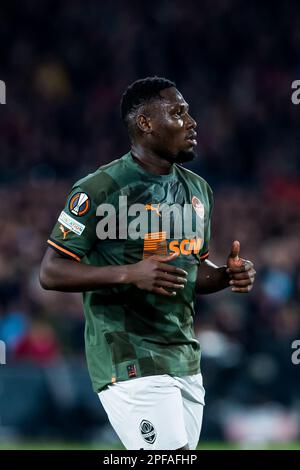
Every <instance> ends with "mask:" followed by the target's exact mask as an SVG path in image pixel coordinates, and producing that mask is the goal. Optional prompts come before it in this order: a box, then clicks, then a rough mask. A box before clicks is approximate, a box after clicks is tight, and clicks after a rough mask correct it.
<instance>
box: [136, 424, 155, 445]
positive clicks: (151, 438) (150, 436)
mask: <svg viewBox="0 0 300 470" xmlns="http://www.w3.org/2000/svg"><path fill="white" fill-rule="evenodd" d="M140 431H141V435H142V438H143V439H144V441H146V442H148V444H153V443H154V442H155V439H156V431H155V427H154V426H153V424H152V423H150V421H147V420H146V419H143V421H142V422H141V424H140Z"/></svg>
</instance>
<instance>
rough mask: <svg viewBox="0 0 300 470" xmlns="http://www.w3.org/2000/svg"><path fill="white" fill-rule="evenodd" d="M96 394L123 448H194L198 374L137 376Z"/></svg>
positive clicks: (199, 406) (200, 400)
mask: <svg viewBox="0 0 300 470" xmlns="http://www.w3.org/2000/svg"><path fill="white" fill-rule="evenodd" d="M98 395H99V398H100V401H101V403H102V405H103V407H104V409H105V411H106V413H107V415H108V418H109V421H110V423H111V425H112V426H113V428H114V429H115V431H116V433H117V434H118V436H119V438H120V439H121V441H122V443H123V444H124V446H125V447H126V449H129V450H136V449H145V450H176V449H180V448H181V447H184V446H185V445H188V446H189V448H190V449H191V450H194V449H195V448H196V446H197V444H198V441H199V436H200V431H201V426H202V415H203V405H204V395H205V391H204V388H203V383H202V375H201V374H196V375H189V376H185V377H171V376H170V375H151V376H149V377H140V378H137V379H132V380H126V381H124V382H117V383H115V384H113V385H109V386H108V388H106V389H105V390H103V391H102V392H100V393H99V394H98Z"/></svg>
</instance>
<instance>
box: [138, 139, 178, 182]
mask: <svg viewBox="0 0 300 470" xmlns="http://www.w3.org/2000/svg"><path fill="white" fill-rule="evenodd" d="M131 155H132V158H133V159H134V160H135V161H136V162H137V163H138V164H139V165H141V167H142V168H143V169H144V170H145V171H148V172H149V173H154V174H155V175H168V174H169V173H170V172H171V171H172V163H170V162H168V161H167V160H165V159H163V158H161V157H159V156H158V155H157V154H156V153H155V152H153V151H151V150H149V149H145V148H144V147H141V146H139V145H135V144H132V147H131Z"/></svg>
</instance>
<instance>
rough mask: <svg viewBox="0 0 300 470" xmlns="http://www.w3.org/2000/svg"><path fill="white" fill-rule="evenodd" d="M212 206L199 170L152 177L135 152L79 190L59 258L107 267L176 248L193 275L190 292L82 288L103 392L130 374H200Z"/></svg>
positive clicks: (61, 231) (60, 229) (94, 369)
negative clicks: (199, 325)
mask: <svg viewBox="0 0 300 470" xmlns="http://www.w3.org/2000/svg"><path fill="white" fill-rule="evenodd" d="M120 201H121V204H120ZM124 201H125V202H126V204H127V206H125V205H124ZM141 208H142V209H141ZM211 208H212V191H211V189H210V187H209V185H208V184H207V183H206V182H205V181H204V180H203V179H202V178H200V177H199V176H198V175H196V174H194V173H193V172H191V171H189V170H186V169H184V168H182V167H181V166H179V165H173V168H172V171H171V173H170V174H168V175H154V174H151V173H148V172H145V171H144V170H143V169H142V167H141V166H140V165H139V164H137V163H136V162H135V161H134V160H133V159H132V156H131V153H128V154H126V155H124V156H123V157H122V158H120V159H119V160H115V161H113V162H111V163H110V164H108V165H105V166H102V167H100V168H99V169H98V170H97V171H96V172H95V173H92V174H90V175H88V176H87V177H85V178H83V179H82V180H80V181H78V182H77V183H76V184H75V185H74V186H73V188H72V191H71V192H70V194H69V196H68V198H67V202H66V205H65V207H64V209H63V211H62V213H61V214H60V216H59V219H58V222H57V223H56V225H55V227H54V229H53V232H52V234H51V237H50V238H49V240H48V243H49V244H50V246H52V247H53V248H54V249H56V250H57V251H58V252H59V253H60V254H62V255H64V256H67V257H70V258H72V259H74V260H76V261H79V262H82V263H86V264H91V265H96V266H108V265H123V264H131V263H137V262H138V261H141V260H142V259H143V258H145V257H147V256H150V255H152V254H155V253H157V254H166V253H172V252H178V253H179V256H178V257H177V258H176V259H175V260H174V261H173V262H172V263H173V264H176V265H177V266H179V267H181V268H183V269H184V270H185V271H187V272H188V277H187V279H188V282H187V284H186V286H185V288H184V289H182V290H180V291H178V292H177V295H176V296H174V297H165V296H160V295H156V294H152V293H149V292H147V291H143V290H140V289H138V288H137V287H135V286H133V285H125V284H124V285H115V286H111V287H109V286H105V287H103V288H99V289H98V290H97V291H93V292H85V293H84V294H83V301H84V312H85V318H86V326H85V344H86V355H87V363H88V368H89V372H90V375H91V379H92V382H93V387H94V390H95V391H99V390H101V389H102V388H103V387H105V386H106V385H107V384H109V383H113V382H116V381H121V380H128V379H130V378H132V377H141V376H147V375H154V374H170V375H177V376H183V375H190V374H191V375H192V374H197V373H198V372H199V367H200V346H199V344H198V342H197V340H196V339H195V335H194V330H193V316H194V299H195V283H196V277H197V269H198V265H199V263H200V261H201V260H203V259H204V258H206V257H207V256H208V243H209V238H210V215H211ZM181 209H184V210H181ZM164 210H165V212H164ZM168 211H169V212H168ZM141 213H143V214H142V215H143V220H142V221H141V219H139V218H138V217H139V216H141ZM164 214H168V215H169V217H167V222H168V223H169V226H168V223H167V224H165V225H164V223H165V222H164V221H165V220H166V219H165V218H164ZM145 217H146V218H145ZM185 219H188V223H186V224H185ZM145 221H146V222H147V223H145ZM198 222H199V223H198ZM103 232H106V234H105V233H104V234H103ZM137 235H138V236H137Z"/></svg>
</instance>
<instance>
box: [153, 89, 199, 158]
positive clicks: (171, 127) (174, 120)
mask: <svg viewBox="0 0 300 470" xmlns="http://www.w3.org/2000/svg"><path fill="white" fill-rule="evenodd" d="M160 95H161V97H162V98H163V99H162V100H157V101H155V103H154V104H153V107H154V109H153V113H152V117H151V124H152V133H151V134H152V143H153V149H154V150H155V151H156V152H157V154H158V155H161V156H162V157H163V158H166V159H167V160H169V161H173V162H184V161H189V160H193V159H194V158H195V156H196V154H195V152H194V149H195V147H196V145H197V140H196V138H197V133H196V131H195V128H196V126H197V123H196V121H195V120H194V119H193V118H192V117H191V116H190V115H189V106H188V104H187V102H186V101H185V100H184V98H183V96H182V95H181V93H179V91H178V90H177V89H176V88H174V87H171V88H166V89H165V90H162V91H161V92H160Z"/></svg>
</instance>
